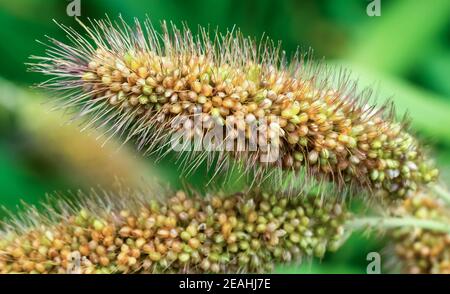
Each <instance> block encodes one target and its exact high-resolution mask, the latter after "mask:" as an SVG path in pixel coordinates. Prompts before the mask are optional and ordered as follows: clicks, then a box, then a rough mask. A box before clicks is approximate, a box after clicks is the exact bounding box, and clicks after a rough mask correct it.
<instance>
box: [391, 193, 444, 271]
mask: <svg viewBox="0 0 450 294" xmlns="http://www.w3.org/2000/svg"><path fill="white" fill-rule="evenodd" d="M394 213H395V214H396V215H397V216H399V217H405V216H406V217H409V216H412V217H415V218H417V219H421V220H437V221H440V222H442V223H443V224H446V225H447V228H448V230H447V232H439V231H433V230H430V229H424V228H417V227H416V228H412V229H411V228H407V227H403V228H398V229H395V230H393V231H392V232H391V236H392V238H393V240H394V244H395V245H394V253H395V255H396V257H397V259H398V260H400V261H401V262H400V264H401V265H402V270H403V271H404V272H406V273H413V274H418V273H440V274H450V209H449V208H448V207H447V206H445V203H444V202H443V201H442V199H439V198H437V197H436V195H433V193H431V192H430V193H418V194H416V195H415V196H413V197H411V198H409V199H406V200H405V201H404V202H403V204H402V205H401V206H399V207H398V208H397V209H396V210H395V212H394Z"/></svg>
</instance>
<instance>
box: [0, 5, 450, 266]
mask: <svg viewBox="0 0 450 294" xmlns="http://www.w3.org/2000/svg"><path fill="white" fill-rule="evenodd" d="M368 3H369V1H364V0H351V1H350V0H324V1H313V0H306V1H294V0H287V1H271V0H250V1H242V0H215V1H207V0H204V1H202V0H198V1H185V0H183V1H182V0H172V1H163V0H129V1H119V0H96V1H88V0H81V14H82V16H81V18H82V19H84V18H86V17H90V18H99V17H104V16H105V14H107V15H109V16H110V17H111V18H115V17H116V16H117V15H119V14H121V15H122V16H123V17H124V18H125V19H126V20H132V19H133V17H138V18H140V19H142V18H144V17H145V16H146V15H148V16H149V17H151V19H152V21H153V22H154V23H158V22H160V21H161V20H163V19H165V20H168V21H173V22H174V23H175V24H181V23H182V22H185V23H186V24H187V25H188V26H189V27H191V28H192V29H193V30H195V29H196V26H197V25H202V26H209V27H210V28H211V30H215V29H216V28H217V29H218V30H219V31H226V30H227V29H232V28H233V27H234V26H236V27H238V28H240V29H241V30H242V32H243V33H244V35H250V36H253V37H255V38H257V39H258V38H260V37H261V36H262V35H263V34H265V35H267V36H269V37H271V38H273V39H274V40H281V41H282V42H283V48H284V49H285V50H286V52H287V54H288V55H289V54H292V53H293V52H294V51H295V50H296V48H297V47H300V48H301V49H302V50H306V49H308V48H309V47H312V48H314V54H315V57H316V58H318V59H320V58H322V57H325V58H326V59H327V60H328V61H330V62H332V63H334V64H336V65H339V66H341V65H343V66H344V67H347V68H350V69H351V70H352V71H353V76H354V77H356V78H358V79H360V80H361V85H362V86H371V87H374V89H375V92H377V93H378V95H377V96H376V97H377V98H376V99H374V100H379V101H382V100H385V99H391V100H393V101H394V102H395V104H396V109H397V111H398V113H399V114H400V115H402V114H404V113H406V112H408V114H409V117H410V118H411V120H412V127H413V129H414V131H415V132H417V133H418V135H419V136H420V137H422V138H423V139H424V142H425V144H426V145H428V146H430V149H432V151H431V152H432V153H433V154H435V156H436V158H437V163H438V165H439V166H440V168H441V169H442V171H443V179H444V180H445V181H447V182H448V180H449V179H450V148H449V146H450V128H449V126H450V80H449V78H450V50H449V49H450V1H448V0H418V1H407V0H402V1H401V0H393V1H384V0H381V5H382V7H381V11H382V15H381V16H380V17H369V16H367V14H366V6H367V4H368ZM67 4H69V1H62V0H46V1H40V0H19V1H9V0H0V26H1V27H2V30H0V39H1V40H2V45H0V56H1V58H0V77H1V78H2V79H3V80H0V194H1V197H2V198H1V199H2V200H1V204H2V205H4V206H5V207H7V208H8V209H13V208H14V207H15V206H16V205H17V204H18V203H19V201H20V199H22V200H24V201H26V202H28V203H37V202H38V200H39V199H41V197H42V196H43V195H44V194H45V192H51V191H54V190H67V189H75V188H83V187H89V186H93V185H95V184H101V185H102V186H104V187H107V188H108V186H109V185H112V182H113V180H114V178H115V177H120V178H122V179H123V180H126V181H127V182H133V183H138V182H139V181H140V180H141V179H142V180H145V179H146V178H153V175H157V177H158V178H162V179H164V181H167V182H168V183H170V184H171V185H172V186H174V187H180V186H183V185H190V186H193V187H194V188H196V189H200V190H201V189H204V183H205V182H206V181H207V179H208V178H209V177H210V176H211V172H210V171H209V172H208V171H207V170H206V168H205V167H204V166H203V167H202V168H200V169H199V170H198V171H196V172H195V173H193V174H192V175H190V176H189V177H188V178H186V179H184V180H181V179H180V177H179V169H177V164H176V162H175V160H174V159H175V158H173V157H169V158H166V159H164V160H162V161H158V162H156V158H153V157H152V158H149V159H144V158H143V157H142V156H140V155H139V154H137V153H136V152H133V150H132V147H129V146H125V147H124V148H119V145H118V143H116V142H108V143H107V144H105V147H103V149H102V147H101V145H102V143H103V141H102V139H99V140H95V138H96V137H97V136H98V133H96V132H97V131H90V132H84V133H80V132H79V131H78V130H77V129H76V127H77V125H73V126H70V127H68V126H66V125H64V122H65V121H66V120H67V117H64V116H63V115H61V114H58V113H56V114H55V113H49V112H47V111H46V109H48V105H47V104H42V103H41V102H42V101H43V100H45V98H43V97H42V95H43V93H36V91H35V90H30V89H28V88H29V86H30V85H32V84H33V83H36V82H39V81H42V80H43V79H45V77H43V76H40V75H37V74H32V73H29V72H27V71H26V65H25V62H27V58H28V56H29V55H32V54H34V55H40V54H42V53H43V47H42V46H41V45H40V44H38V43H37V42H35V40H36V39H39V40H45V35H49V36H52V37H55V38H57V39H64V33H63V32H62V31H61V30H59V28H58V27H57V26H56V25H55V24H54V23H53V22H52V19H54V20H56V21H58V22H62V23H64V24H66V25H73V26H75V27H77V25H76V23H75V21H74V19H73V18H72V17H69V16H67V14H66V5H67ZM50 98H51V97H50ZM96 134H97V135H96ZM234 182H235V180H233V179H232V180H230V181H228V182H227V183H234ZM187 183H188V184H187ZM241 184H242V183H241ZM227 185H228V184H227ZM229 185H231V186H233V185H232V184H229ZM234 186H237V185H234ZM229 188H230V187H229ZM231 188H232V187H231ZM380 248H381V243H380V241H378V240H377V239H375V238H372V239H368V238H364V237H360V236H356V237H352V238H351V239H350V240H349V242H347V244H346V245H345V247H344V248H342V250H340V251H339V252H338V253H337V254H334V255H330V256H328V257H327V258H326V259H325V260H323V261H322V262H320V261H319V262H317V261H314V262H312V263H309V264H308V263H306V264H305V265H304V266H302V267H297V266H291V267H279V268H278V269H277V272H282V273H296V272H302V273H305V272H306V273H307V272H319V273H323V272H327V273H328V272H329V273H345V272H347V273H364V272H365V266H366V264H367V261H366V259H365V255H366V254H367V253H368V252H370V251H379V250H380Z"/></svg>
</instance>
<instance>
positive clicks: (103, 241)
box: [0, 191, 350, 273]
mask: <svg viewBox="0 0 450 294" xmlns="http://www.w3.org/2000/svg"><path fill="white" fill-rule="evenodd" d="M121 193H122V195H113V194H108V193H94V192H93V193H92V194H91V195H80V196H79V197H77V200H76V202H68V201H63V200H59V202H58V203H59V204H58V205H53V206H52V207H53V208H49V211H50V212H51V213H50V215H49V214H48V213H47V214H46V215H44V214H40V213H38V212H37V211H36V210H35V209H29V210H28V211H27V212H25V213H24V214H23V219H24V221H25V222H26V223H22V222H21V221H19V220H16V221H15V222H14V223H11V222H10V224H9V225H8V226H7V227H5V228H4V229H3V231H1V233H0V272H1V273H115V272H118V273H204V272H212V273H224V272H267V271H270V270H272V268H273V266H274V265H275V264H281V263H290V262H299V261H301V259H302V258H308V257H318V258H322V257H323V256H324V254H325V252H326V251H334V250H336V249H337V248H338V247H339V246H340V244H341V243H342V242H343V241H344V239H345V237H346V234H345V233H346V232H345V229H344V226H343V223H344V221H345V220H346V219H348V218H349V217H350V215H349V213H348V212H347V211H346V210H345V207H344V206H343V205H342V203H333V202H325V201H324V200H321V199H320V198H318V197H307V198H305V197H296V198H294V197H291V198H287V197H279V196H280V195H276V194H269V193H263V192H258V191H253V192H250V193H247V194H243V193H235V194H231V195H224V194H222V193H214V194H211V195H207V196H206V197H201V196H199V195H194V196H189V195H187V194H186V193H185V192H182V191H179V192H177V193H171V194H169V195H164V194H165V193H167V192H146V193H144V192H130V191H127V192H125V191H124V192H121ZM166 196H167V197H166ZM280 198H281V199H280ZM157 199H159V200H157Z"/></svg>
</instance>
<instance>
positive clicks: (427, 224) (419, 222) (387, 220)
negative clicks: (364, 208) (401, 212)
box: [347, 217, 450, 234]
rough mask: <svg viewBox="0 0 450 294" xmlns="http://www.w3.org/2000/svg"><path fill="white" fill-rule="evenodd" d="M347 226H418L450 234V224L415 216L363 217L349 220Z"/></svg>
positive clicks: (362, 227) (356, 227)
mask: <svg viewBox="0 0 450 294" xmlns="http://www.w3.org/2000/svg"><path fill="white" fill-rule="evenodd" d="M347 226H348V227H350V228H352V229H355V230H357V229H364V228H369V227H372V228H376V227H382V228H386V229H392V228H398V227H416V228H422V229H427V230H432V231H436V232H443V233H447V234H450V224H445V223H442V222H438V221H435V220H428V219H418V218H414V217H361V218H355V219H353V220H350V221H348V222H347Z"/></svg>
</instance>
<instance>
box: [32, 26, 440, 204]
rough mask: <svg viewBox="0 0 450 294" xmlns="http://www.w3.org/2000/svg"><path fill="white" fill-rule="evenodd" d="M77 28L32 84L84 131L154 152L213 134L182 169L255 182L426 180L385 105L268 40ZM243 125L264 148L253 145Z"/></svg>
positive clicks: (53, 49) (427, 172) (383, 186)
mask: <svg viewBox="0 0 450 294" xmlns="http://www.w3.org/2000/svg"><path fill="white" fill-rule="evenodd" d="M81 25H82V26H83V27H84V29H85V30H86V33H87V36H83V35H81V34H80V33H78V32H76V31H75V30H74V29H72V28H68V27H65V26H62V25H61V27H62V28H63V29H64V30H65V31H66V32H67V35H68V38H69V39H70V43H68V44H66V43H63V42H60V41H58V40H54V39H50V45H49V47H48V50H47V55H46V56H44V57H34V58H35V59H37V61H38V62H37V63H36V64H33V65H32V67H31V69H32V70H33V71H37V72H42V73H44V74H47V75H50V76H51V79H50V80H49V81H47V82H45V83H43V84H42V86H45V87H48V88H51V89H54V90H56V91H58V92H59V95H60V96H61V97H62V98H61V100H62V101H63V102H62V103H60V106H61V107H64V108H65V107H68V108H71V109H76V110H77V111H78V116H83V117H84V116H86V117H88V120H87V122H86V123H87V125H89V126H90V125H97V126H105V125H106V126H108V128H107V129H106V131H105V132H106V134H107V135H114V134H118V135H123V136H125V138H126V140H129V139H133V140H135V142H136V144H137V146H138V147H139V148H142V149H144V150H146V151H155V150H161V148H164V147H167V146H170V145H171V144H172V143H173V140H174V137H173V135H174V134H176V133H179V132H181V133H182V134H183V135H184V136H185V137H186V136H187V137H188V138H197V139H199V140H200V141H201V142H202V141H204V140H206V139H208V131H210V130H212V129H216V128H217V126H218V127H219V130H220V131H221V132H222V131H223V133H225V134H226V136H225V137H224V139H223V140H219V142H216V147H219V148H216V149H215V150H216V151H217V150H219V151H218V152H209V151H206V152H205V151H204V150H203V152H202V151H199V150H197V149H194V150H191V152H190V153H189V154H190V155H191V156H195V155H196V159H195V160H189V161H190V162H194V163H193V165H194V166H195V165H197V164H198V163H199V162H201V161H202V160H204V159H209V160H210V161H212V160H211V158H215V159H218V161H219V163H218V164H217V165H216V168H220V167H226V166H227V164H224V162H228V160H229V159H230V157H233V158H234V159H232V160H235V159H236V158H237V159H239V160H241V161H243V162H245V164H244V166H245V167H246V168H247V169H248V170H251V169H256V170H257V171H256V174H259V173H260V172H262V171H265V170H267V169H270V170H271V171H273V170H281V169H284V170H299V169H301V168H303V169H304V170H305V171H306V174H307V175H315V176H318V177H320V178H325V179H328V180H332V181H333V182H334V183H336V184H337V185H338V186H341V187H344V186H345V187H352V186H358V187H364V188H368V190H370V191H371V192H372V194H381V195H382V196H385V197H388V198H390V199H396V198H399V197H400V198H403V197H405V195H410V194H412V192H413V191H415V190H416V189H417V187H418V186H420V185H423V184H425V183H429V182H431V181H433V180H434V179H435V178H436V176H437V170H436V169H435V168H434V167H433V166H432V165H431V164H430V163H429V160H428V159H427V158H426V156H425V155H424V152H423V150H422V148H421V147H420V146H419V144H418V142H417V141H416V139H415V138H414V137H413V136H412V135H411V134H410V133H409V132H408V131H407V130H406V128H405V127H404V124H403V123H402V122H398V121H396V120H395V118H394V117H393V114H392V112H390V111H389V110H386V107H376V106H371V105H368V103H369V102H368V100H369V94H370V93H369V91H358V90H357V87H356V84H355V82H353V81H351V80H349V79H348V77H347V76H346V75H345V74H337V75H333V74H332V71H330V70H329V69H328V68H327V67H326V66H324V65H320V64H319V65H317V64H315V63H314V62H312V60H308V59H306V58H304V57H303V56H300V55H299V54H296V55H295V56H294V58H292V59H291V60H287V59H286V58H285V54H284V52H283V51H282V50H281V48H280V47H276V46H273V45H272V42H271V41H270V40H266V41H265V42H264V41H263V42H262V43H261V44H260V45H257V44H256V43H255V42H254V41H253V40H251V39H249V38H245V37H243V36H242V35H241V34H240V33H239V32H229V33H227V34H225V35H221V34H215V35H213V36H210V34H209V33H208V32H207V31H206V30H205V29H200V33H199V34H198V35H194V34H193V33H192V32H191V31H190V30H188V29H183V30H179V29H177V28H176V27H175V26H174V27H173V29H169V28H168V27H167V26H166V25H163V33H162V34H161V33H159V32H158V31H157V30H155V29H154V28H153V26H152V25H151V23H150V22H149V21H148V20H146V21H145V22H144V25H141V24H140V23H139V22H138V21H136V23H135V26H134V28H132V27H130V26H129V25H128V24H126V23H125V22H124V21H122V22H120V23H119V24H113V23H112V22H111V21H110V20H103V21H93V22H92V23H91V25H90V26H86V25H84V24H82V23H81ZM73 107H75V108H73ZM180 122H181V123H180ZM198 122H200V123H198ZM253 126H255V127H256V128H257V130H258V133H259V134H262V135H261V136H262V139H261V138H260V137H258V140H260V139H261V140H262V141H265V142H267V143H268V144H267V145H265V146H264V147H265V148H262V147H261V146H260V145H258V144H257V143H258V142H259V141H257V142H255V141H254V140H253V137H252V132H253V130H254V128H253ZM225 130H227V132H225ZM240 135H242V138H243V142H241V143H242V146H241V147H242V148H241V149H239V147H238V146H237V145H239V144H238V143H237V142H235V141H232V143H231V145H227V146H231V147H232V148H230V149H227V148H226V144H227V143H226V142H225V138H226V139H231V140H235V139H238V138H239V137H240ZM201 144H202V143H200V145H197V147H199V146H202V145H201ZM255 144H256V145H255ZM274 150H275V151H276V152H275V158H272V160H267V156H269V157H270V154H271V151H274ZM268 154H269V155H268ZM274 166H275V169H274ZM360 190H361V189H360ZM366 190H367V189H366Z"/></svg>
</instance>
